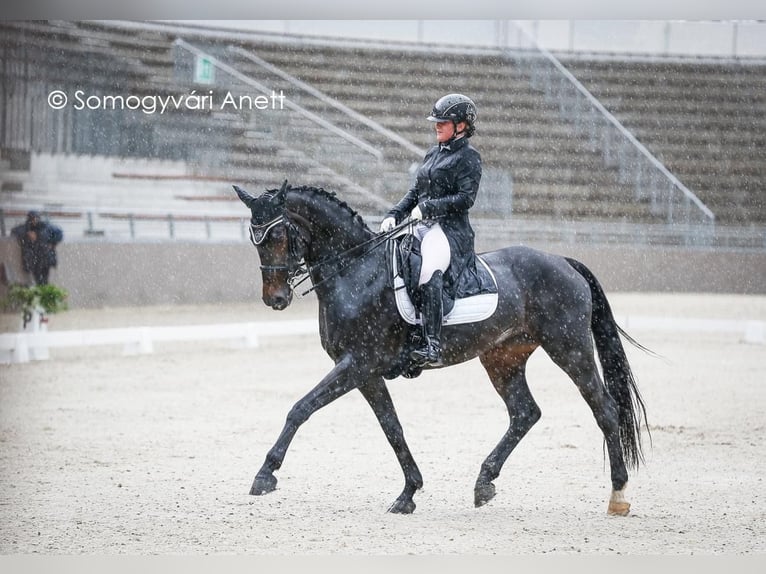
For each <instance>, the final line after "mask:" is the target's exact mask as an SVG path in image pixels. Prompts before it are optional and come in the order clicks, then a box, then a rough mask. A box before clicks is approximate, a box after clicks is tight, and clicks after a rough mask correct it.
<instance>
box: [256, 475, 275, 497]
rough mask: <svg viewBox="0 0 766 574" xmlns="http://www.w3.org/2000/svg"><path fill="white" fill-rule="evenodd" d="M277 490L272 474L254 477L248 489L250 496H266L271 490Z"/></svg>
mask: <svg viewBox="0 0 766 574" xmlns="http://www.w3.org/2000/svg"><path fill="white" fill-rule="evenodd" d="M276 488H277V478H276V477H275V476H274V475H273V474H269V475H267V476H256V477H255V480H254V481H253V486H252V487H250V494H252V495H254V496H261V495H262V494H268V493H269V492H271V491H272V490H276Z"/></svg>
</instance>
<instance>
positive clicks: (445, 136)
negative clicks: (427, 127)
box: [434, 122, 455, 143]
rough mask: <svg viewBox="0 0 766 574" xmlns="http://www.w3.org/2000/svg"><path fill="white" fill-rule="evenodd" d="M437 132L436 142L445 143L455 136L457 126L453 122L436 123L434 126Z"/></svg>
mask: <svg viewBox="0 0 766 574" xmlns="http://www.w3.org/2000/svg"><path fill="white" fill-rule="evenodd" d="M434 129H435V130H436V141H437V142H439V143H444V142H446V141H449V139H450V138H451V137H452V136H453V135H454V134H455V124H453V123H452V122H436V123H435V124H434Z"/></svg>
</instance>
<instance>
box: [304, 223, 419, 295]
mask: <svg viewBox="0 0 766 574" xmlns="http://www.w3.org/2000/svg"><path fill="white" fill-rule="evenodd" d="M412 224H413V222H412V221H410V220H407V221H404V222H403V223H400V224H399V225H397V226H396V227H393V228H391V229H390V230H388V231H385V232H383V233H378V234H377V235H374V236H373V237H371V238H370V239H368V240H367V241H363V242H362V243H360V244H358V245H354V246H353V247H351V248H350V249H347V250H346V251H343V252H341V253H338V254H336V255H331V256H330V257H326V258H325V259H322V260H321V261H319V262H318V263H315V264H314V265H311V266H307V267H306V273H307V274H306V276H305V277H303V278H302V279H301V280H300V281H298V282H297V283H295V285H291V287H293V288H295V287H297V286H298V285H300V284H301V283H303V282H304V281H305V280H306V279H308V278H309V276H310V274H311V272H312V271H313V270H315V269H317V268H319V267H321V266H322V265H327V264H328V263H331V262H334V261H341V260H342V259H343V258H345V257H348V256H349V255H350V254H351V253H353V252H354V251H356V250H357V249H361V248H363V247H366V246H368V245H372V247H370V248H369V249H367V250H366V251H365V252H364V253H362V254H360V255H358V256H356V257H354V258H353V259H351V261H349V262H348V263H346V264H345V265H343V266H342V267H339V268H338V269H336V270H335V271H334V272H333V273H331V274H330V275H328V276H327V277H325V278H324V279H322V280H321V281H318V282H316V283H314V284H313V285H312V286H311V288H310V289H307V290H306V291H304V292H303V293H301V297H303V296H305V295H308V294H309V293H311V292H312V291H313V290H314V289H316V288H317V287H319V286H320V285H321V284H322V283H325V282H326V281H329V280H330V279H332V278H334V277H337V276H338V275H340V274H341V273H342V272H343V271H345V270H346V269H348V268H349V267H351V265H353V264H354V263H356V262H357V261H359V260H360V259H362V258H363V257H364V256H365V255H368V254H370V253H372V252H373V251H374V250H375V249H377V248H378V247H380V246H381V245H383V244H384V243H385V242H386V241H388V240H389V239H391V238H392V237H393V236H395V235H396V234H397V233H399V232H400V231H401V230H402V229H404V228H406V227H408V226H410V225H412Z"/></svg>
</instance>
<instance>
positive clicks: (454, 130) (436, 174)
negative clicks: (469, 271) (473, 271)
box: [380, 94, 481, 365]
mask: <svg viewBox="0 0 766 574" xmlns="http://www.w3.org/2000/svg"><path fill="white" fill-rule="evenodd" d="M427 119H428V120H429V121H431V122H434V127H435V129H436V141H437V145H435V146H433V147H432V148H431V149H429V150H428V152H427V153H426V155H425V158H424V159H423V162H422V163H421V165H420V167H419V168H418V171H417V177H416V181H415V185H414V186H413V187H412V189H410V190H409V192H408V193H407V194H406V195H405V196H404V197H403V198H402V199H401V201H399V203H397V204H396V205H395V206H394V207H393V208H392V209H391V210H390V211H389V212H388V214H386V217H385V218H384V219H383V222H382V223H381V225H380V230H381V231H388V230H390V229H392V228H393V227H395V226H396V225H397V224H398V223H400V222H401V221H403V220H404V219H405V218H406V217H407V215H409V217H410V219H411V220H413V221H415V222H416V224H415V226H414V231H413V233H414V234H415V235H416V236H417V237H418V238H419V239H420V241H421V246H420V248H421V255H422V259H423V261H422V267H421V271H420V277H419V280H418V291H419V293H418V295H419V299H420V302H421V305H420V306H421V308H420V311H421V317H422V322H423V335H424V337H423V339H424V342H423V346H422V348H420V349H416V350H414V351H413V352H412V353H411V357H412V359H413V360H414V361H415V362H416V363H417V364H419V365H438V364H440V363H441V325H442V315H443V307H442V292H443V290H447V292H448V293H450V294H451V295H452V296H454V290H455V287H456V283H457V280H458V278H459V277H460V274H461V272H462V270H463V269H464V268H465V266H466V265H467V264H468V262H469V261H470V260H471V258H472V257H473V254H474V231H473V228H472V227H471V224H470V221H469V220H468V210H469V209H470V208H471V206H472V205H473V203H474V201H475V200H476V193H477V191H478V189H479V181H480V180H481V156H480V155H479V152H478V151H477V150H476V149H475V148H474V147H473V146H472V145H471V144H470V143H469V142H468V139H469V138H470V137H471V136H472V135H473V133H474V130H475V127H474V123H475V121H476V105H475V104H474V103H473V101H472V100H471V99H470V98H468V97H466V96H464V95H462V94H449V95H446V96H444V97H442V98H440V99H439V100H438V101H437V102H436V103H435V104H434V107H433V110H432V111H431V115H429V116H428V118H427Z"/></svg>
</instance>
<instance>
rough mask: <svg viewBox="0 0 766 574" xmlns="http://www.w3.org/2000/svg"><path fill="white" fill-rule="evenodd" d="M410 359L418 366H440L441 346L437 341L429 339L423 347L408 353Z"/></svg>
mask: <svg viewBox="0 0 766 574" xmlns="http://www.w3.org/2000/svg"><path fill="white" fill-rule="evenodd" d="M410 358H411V359H412V360H413V361H414V362H415V363H416V364H418V365H441V364H442V349H441V344H440V343H439V341H438V340H436V339H432V338H430V337H429V338H428V339H427V340H426V344H425V346H424V347H422V348H420V349H415V350H413V351H412V352H411V353H410Z"/></svg>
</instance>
